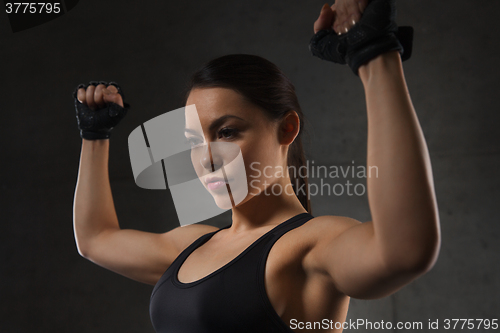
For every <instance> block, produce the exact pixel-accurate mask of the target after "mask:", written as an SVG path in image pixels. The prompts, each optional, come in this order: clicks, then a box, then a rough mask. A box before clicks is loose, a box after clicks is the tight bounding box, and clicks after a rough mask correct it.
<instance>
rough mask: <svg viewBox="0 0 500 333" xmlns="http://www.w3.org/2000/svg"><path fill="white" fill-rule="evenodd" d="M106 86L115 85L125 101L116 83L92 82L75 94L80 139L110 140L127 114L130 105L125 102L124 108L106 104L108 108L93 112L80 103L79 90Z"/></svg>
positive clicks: (82, 85) (82, 86)
mask: <svg viewBox="0 0 500 333" xmlns="http://www.w3.org/2000/svg"><path fill="white" fill-rule="evenodd" d="M101 83H102V84H104V85H106V87H108V86H109V85H114V86H115V87H116V89H118V93H119V94H120V95H121V96H122V99H125V97H124V95H123V91H122V90H121V88H120V87H119V86H118V84H117V83H115V82H110V83H109V84H108V83H107V82H104V81H101V82H96V81H91V82H89V84H88V85H84V84H80V85H79V86H78V87H76V89H75V91H74V92H73V97H74V99H75V109H76V120H77V122H78V128H79V129H80V137H81V138H82V139H86V140H102V139H109V137H110V135H111V133H110V132H111V130H112V129H113V128H114V127H115V126H116V125H118V123H119V122H120V120H122V119H123V117H125V115H126V114H127V111H128V109H129V108H130V105H129V104H127V103H125V102H123V105H124V107H121V106H120V105H118V104H116V103H111V102H110V103H106V106H105V107H103V108H100V109H96V110H91V109H90V108H89V107H88V106H87V105H86V104H83V103H80V101H79V100H78V98H77V94H78V89H80V88H85V89H87V87H88V86H89V85H94V86H97V85H98V84H101Z"/></svg>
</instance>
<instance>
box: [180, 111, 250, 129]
mask: <svg viewBox="0 0 500 333" xmlns="http://www.w3.org/2000/svg"><path fill="white" fill-rule="evenodd" d="M228 118H236V119H239V120H243V121H246V120H245V119H243V118H240V117H238V116H234V115H232V114H226V115H224V116H222V117H219V118H217V119H216V120H214V121H213V122H212V124H210V127H209V128H208V130H209V132H213V131H214V130H215V129H216V128H217V127H219V126H220V125H222V124H223V123H224V122H225V121H226V119H228ZM184 132H186V133H191V134H197V132H196V131H195V130H192V129H190V128H185V129H184Z"/></svg>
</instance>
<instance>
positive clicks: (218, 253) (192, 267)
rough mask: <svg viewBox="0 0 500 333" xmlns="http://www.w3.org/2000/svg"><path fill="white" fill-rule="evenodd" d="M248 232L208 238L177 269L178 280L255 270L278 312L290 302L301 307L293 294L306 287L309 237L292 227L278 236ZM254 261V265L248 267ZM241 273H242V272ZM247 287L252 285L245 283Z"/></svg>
mask: <svg viewBox="0 0 500 333" xmlns="http://www.w3.org/2000/svg"><path fill="white" fill-rule="evenodd" d="M258 238H259V237H256V236H253V237H252V236H250V237H247V238H244V239H236V240H234V241H227V240H224V239H223V238H219V239H210V240H209V241H207V242H206V243H204V244H203V245H201V246H199V247H198V248H196V249H195V250H194V251H193V252H191V253H190V254H189V255H188V256H187V258H185V260H184V261H183V262H182V263H181V265H180V267H179V269H178V271H177V280H178V281H180V282H181V283H186V284H190V283H196V282H197V281H202V280H204V279H207V278H210V277H212V276H214V275H217V274H223V273H224V272H225V271H226V270H227V271H229V270H232V271H238V272H241V274H240V275H238V276H237V277H234V276H233V275H231V276H232V279H238V280H240V281H247V282H246V283H248V284H250V283H251V282H250V280H249V279H248V278H249V276H247V275H251V276H253V275H255V274H254V272H256V273H257V275H258V276H257V279H256V283H257V284H259V279H258V278H259V277H261V278H262V281H260V282H261V283H260V284H261V285H262V286H264V292H265V296H266V298H267V301H268V302H269V303H270V305H271V306H272V308H273V310H274V311H275V312H276V314H277V315H278V316H280V317H281V316H282V315H283V314H284V313H285V311H286V310H287V309H288V310H290V305H291V304H293V305H294V306H295V307H297V308H300V307H302V305H303V304H302V303H301V302H300V300H299V299H298V297H296V296H295V295H300V294H302V291H303V290H304V289H305V287H306V283H307V280H308V279H307V274H306V272H305V271H304V270H303V268H302V261H303V259H304V257H305V255H306V254H307V251H308V249H309V248H310V241H308V239H307V237H304V235H300V233H299V232H295V230H291V231H289V232H287V233H286V234H284V235H281V236H280V237H279V238H278V239H277V240H274V241H273V240H272V237H270V239H268V238H264V239H258ZM252 265H255V267H253V268H252V267H249V266H252ZM242 274H244V276H243V275H242ZM247 287H248V289H249V290H250V289H251V287H250V286H247Z"/></svg>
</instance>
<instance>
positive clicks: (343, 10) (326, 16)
mask: <svg viewBox="0 0 500 333" xmlns="http://www.w3.org/2000/svg"><path fill="white" fill-rule="evenodd" d="M368 1H369V0H337V1H335V3H334V4H333V5H332V6H328V4H327V3H326V4H324V5H323V8H322V9H321V12H320V14H319V17H318V19H317V20H316V22H314V33H317V32H318V31H320V30H323V29H333V30H334V31H335V32H336V33H337V34H343V33H346V32H347V31H349V29H351V28H352V27H353V26H354V25H355V24H356V22H358V21H359V20H360V18H361V15H362V14H363V11H364V10H365V8H366V6H367V4H368Z"/></svg>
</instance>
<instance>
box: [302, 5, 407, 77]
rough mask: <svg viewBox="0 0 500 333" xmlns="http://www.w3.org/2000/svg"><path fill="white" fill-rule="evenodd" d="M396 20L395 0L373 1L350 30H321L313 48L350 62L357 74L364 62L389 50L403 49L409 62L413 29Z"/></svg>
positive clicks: (316, 53) (316, 52)
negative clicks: (342, 32) (402, 25)
mask: <svg viewBox="0 0 500 333" xmlns="http://www.w3.org/2000/svg"><path fill="white" fill-rule="evenodd" d="M395 19H396V1H395V0H372V1H370V2H369V3H368V6H366V9H365V11H364V13H363V15H362V17H361V20H360V21H359V22H357V23H356V24H355V25H354V26H353V27H352V28H351V29H350V30H349V31H348V32H347V33H345V34H343V35H340V36H338V35H337V34H336V33H335V31H333V30H320V31H318V32H317V33H316V34H315V35H314V36H313V37H312V38H311V41H310V43H309V50H310V51H311V53H312V54H313V55H314V56H316V57H318V58H320V59H323V60H328V61H332V62H335V63H339V64H346V63H347V64H348V65H349V67H351V69H352V71H353V72H354V73H355V74H356V75H358V69H359V67H360V66H361V65H363V64H364V63H366V62H368V61H369V60H371V59H373V58H375V57H377V56H378V55H380V54H382V53H385V52H388V51H394V50H396V51H399V52H400V54H401V58H402V60H403V61H405V60H407V59H409V58H410V56H411V51H412V44H413V28H412V27H399V28H398V26H397V24H396V22H395Z"/></svg>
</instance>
